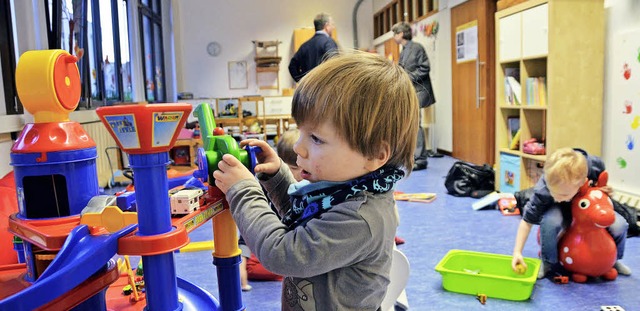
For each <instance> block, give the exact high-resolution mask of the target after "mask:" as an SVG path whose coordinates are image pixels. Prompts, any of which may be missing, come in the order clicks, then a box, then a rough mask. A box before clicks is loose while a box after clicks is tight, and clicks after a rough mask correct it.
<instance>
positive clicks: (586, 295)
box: [176, 156, 640, 311]
mask: <svg viewBox="0 0 640 311" xmlns="http://www.w3.org/2000/svg"><path fill="white" fill-rule="evenodd" d="M455 161H456V160H455V159H454V158H451V157H446V156H445V157H443V158H430V159H429V167H428V169H426V170H422V171H417V172H414V173H413V174H411V176H410V177H409V178H408V179H405V180H403V181H401V183H400V184H399V185H398V189H397V190H399V191H404V192H411V193H414V192H435V193H437V199H436V200H435V201H434V202H432V203H428V204H427V203H409V202H398V208H399V213H400V227H399V228H398V234H397V235H398V236H400V237H402V238H404V239H405V240H406V243H405V244H404V245H400V246H399V248H400V250H401V251H402V252H404V254H405V255H406V256H407V258H408V259H409V262H410V263H411V274H410V278H409V283H408V285H407V288H406V291H407V296H408V301H409V306H410V310H558V309H559V310H600V308H601V306H611V305H614V306H621V307H622V308H624V309H625V310H627V311H630V310H640V294H639V293H638V284H640V282H639V281H640V277H639V276H640V238H637V237H635V238H630V239H628V240H627V245H626V254H625V258H624V259H623V260H622V261H623V262H624V263H626V264H627V265H628V266H629V267H630V268H631V269H632V270H633V272H634V274H633V275H631V276H620V277H618V279H616V280H615V281H612V282H603V281H599V280H595V281H591V282H590V283H587V284H577V283H573V282H571V283H569V284H566V285H558V284H555V283H554V282H553V280H552V279H551V278H546V279H542V280H538V281H537V282H536V284H535V286H534V288H533V291H532V294H531V298H530V299H528V300H525V301H508V300H501V299H492V298H489V299H488V300H487V302H486V304H485V305H482V304H480V302H479V301H478V300H477V299H476V297H475V296H473V295H465V294H457V293H453V292H448V291H446V290H444V289H443V288H442V276H441V275H440V274H439V273H438V272H436V271H435V270H434V268H435V266H436V265H437V264H438V262H439V261H440V260H441V259H442V258H443V257H444V256H445V254H446V253H447V252H448V251H449V250H452V249H461V250H471V251H479V252H488V253H496V254H507V255H510V254H511V252H512V250H513V243H514V238H515V234H516V231H517V227H518V222H519V221H520V218H519V217H518V216H502V214H500V213H499V212H498V211H497V210H495V209H488V210H480V211H474V210H472V209H471V204H472V203H473V202H474V201H475V200H474V199H471V198H457V197H453V196H450V195H448V194H447V193H446V189H445V188H444V178H445V176H446V174H447V171H448V170H449V168H450V167H451V165H452V164H453V163H454V162H455ZM536 230H537V228H536V227H534V229H533V231H534V232H535V231H536ZM212 236H213V233H212V229H211V225H210V223H208V224H205V225H203V226H202V227H200V228H198V229H196V230H195V231H193V232H192V233H191V235H190V237H191V240H192V241H204V240H211V239H212ZM538 249H539V247H538V245H537V243H536V239H535V236H534V234H532V235H531V236H530V237H529V239H528V241H527V244H526V246H525V250H524V255H525V257H533V258H535V257H537V253H538ZM211 261H212V257H211V252H210V251H201V252H190V253H178V254H176V266H177V274H178V276H179V277H181V278H184V279H186V280H188V281H191V282H193V283H194V284H197V285H199V286H201V287H203V288H205V289H206V290H208V291H210V292H211V293H213V295H214V296H216V297H217V296H218V285H217V279H216V272H215V268H214V266H213V265H212V264H211ZM251 285H252V286H253V290H251V291H249V292H244V293H242V298H243V301H244V304H245V306H246V308H247V310H265V311H267V310H280V291H281V285H280V283H279V282H254V281H252V282H251ZM504 290H505V291H508V290H510V288H505V289H504Z"/></svg>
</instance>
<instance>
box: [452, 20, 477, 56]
mask: <svg viewBox="0 0 640 311" xmlns="http://www.w3.org/2000/svg"><path fill="white" fill-rule="evenodd" d="M476 58H478V21H477V20H475V21H471V22H468V23H466V24H463V25H460V26H458V27H456V62H457V63H463V62H468V61H473V60H476Z"/></svg>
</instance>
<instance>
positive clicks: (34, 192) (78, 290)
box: [0, 50, 256, 310]
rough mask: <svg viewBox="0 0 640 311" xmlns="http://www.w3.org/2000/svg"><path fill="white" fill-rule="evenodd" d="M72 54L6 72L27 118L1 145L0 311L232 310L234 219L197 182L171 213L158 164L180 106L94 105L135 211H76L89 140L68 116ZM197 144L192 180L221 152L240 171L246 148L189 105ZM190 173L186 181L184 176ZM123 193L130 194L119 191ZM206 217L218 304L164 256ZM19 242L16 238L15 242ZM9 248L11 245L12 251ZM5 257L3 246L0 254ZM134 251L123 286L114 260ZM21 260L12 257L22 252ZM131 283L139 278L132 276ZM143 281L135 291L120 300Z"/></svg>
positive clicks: (87, 172) (28, 60) (248, 155)
mask: <svg viewBox="0 0 640 311" xmlns="http://www.w3.org/2000/svg"><path fill="white" fill-rule="evenodd" d="M76 62H77V59H76V57H75V56H72V55H70V54H68V53H67V52H65V51H63V50H43V51H29V52H26V53H25V54H23V55H22V57H21V58H20V62H19V64H18V68H17V70H16V84H17V90H18V94H19V96H20V100H21V102H22V104H23V105H24V107H25V109H27V111H29V112H30V113H31V114H33V116H34V123H32V124H27V125H26V126H25V127H24V129H23V131H22V133H21V134H20V136H19V137H18V139H17V140H16V142H15V144H14V146H13V148H12V152H11V164H12V165H13V167H14V174H15V186H16V194H17V201H18V207H19V208H18V212H17V213H14V214H12V215H10V216H9V228H8V230H9V232H10V233H11V234H13V235H14V236H16V237H17V238H19V239H16V249H19V248H20V247H21V248H23V250H20V251H19V255H21V256H19V257H20V258H22V257H23V258H24V260H23V261H24V262H23V263H18V264H5V265H2V266H0V309H1V310H33V309H43V310H69V309H71V308H75V309H74V310H244V305H243V303H242V297H241V290H240V280H239V272H238V265H239V263H240V250H239V249H238V246H237V240H238V237H237V233H236V226H235V223H234V222H233V219H232V218H231V215H230V212H229V210H228V206H227V202H226V200H225V198H224V195H223V194H222V193H221V192H220V191H219V190H218V189H217V188H215V187H211V186H209V187H208V188H206V189H207V193H206V194H205V196H204V201H205V202H206V203H205V204H203V205H202V206H201V207H200V208H199V209H198V210H196V211H194V212H191V213H189V214H187V215H185V216H184V217H181V218H176V217H173V218H172V217H171V211H170V206H169V197H168V195H167V194H168V191H169V185H168V180H167V173H166V166H167V164H168V163H169V156H168V152H167V151H168V150H170V149H171V147H172V146H173V144H174V143H175V140H176V138H177V135H178V132H179V130H180V129H181V128H182V127H183V126H184V123H185V121H186V119H187V116H188V114H189V113H190V112H191V105H189V104H154V105H135V106H115V107H101V108H99V109H97V111H96V112H97V113H98V115H99V117H100V120H101V121H102V122H103V123H104V125H105V126H106V128H107V129H108V131H109V132H110V134H111V135H112V136H113V137H114V139H115V140H116V142H117V144H118V146H119V147H120V148H121V149H122V150H123V151H124V152H126V153H127V154H128V156H129V161H130V165H131V167H132V169H133V172H134V183H135V201H136V210H137V212H123V211H122V209H120V208H117V207H115V206H107V207H103V208H98V209H97V210H98V211H96V208H95V207H92V208H89V207H87V209H86V210H85V207H86V206H87V203H88V202H89V201H90V200H91V199H92V198H93V197H95V196H97V195H98V194H99V188H98V181H97V180H98V179H97V169H96V157H97V152H96V144H95V142H94V141H93V140H92V139H91V137H89V136H88V135H87V133H86V132H85V131H84V129H83V128H82V126H80V124H78V123H76V122H72V121H70V120H69V113H70V112H72V111H73V110H74V109H75V108H76V107H77V105H78V101H79V99H80V76H79V72H78V68H77V66H76ZM197 113H198V116H199V117H200V124H201V125H202V126H203V127H202V130H203V133H210V134H208V135H203V141H204V149H201V150H200V151H199V153H198V154H199V164H200V166H199V169H198V170H197V171H196V172H195V173H194V176H195V177H194V178H195V179H197V182H200V183H202V182H206V180H207V179H208V178H211V177H212V173H213V169H214V168H216V167H217V163H218V161H220V159H221V157H222V155H223V154H225V153H230V154H233V155H234V156H236V157H238V158H239V159H240V160H241V161H242V162H243V163H244V164H245V165H246V166H247V167H250V168H252V167H253V166H254V165H255V152H256V151H255V150H251V149H248V150H242V149H240V148H239V146H238V144H237V143H236V142H235V140H234V139H233V138H232V137H230V136H228V135H218V136H214V135H213V134H212V133H213V125H214V124H215V123H214V120H213V114H212V112H211V110H210V109H208V107H198V110H197ZM194 178H192V179H194ZM129 195H131V194H129ZM211 218H213V222H214V243H215V251H214V254H213V256H214V264H215V265H216V267H217V269H216V270H217V274H218V280H219V286H218V287H219V297H218V298H219V302H218V300H216V298H214V297H213V296H212V295H211V294H210V293H208V292H207V291H205V290H204V289H202V288H200V287H198V286H196V285H194V284H191V283H189V282H187V281H185V280H182V279H180V278H178V277H177V276H176V271H175V264H174V257H173V252H174V251H175V250H178V249H180V248H181V247H183V246H185V245H186V244H188V243H189V237H188V233H189V232H190V231H192V230H193V229H195V228H197V227H198V226H200V225H202V224H203V223H204V222H206V221H207V220H208V219H211ZM20 239H21V240H22V242H23V243H22V244H19V243H17V242H18V241H19V240H20ZM19 246H20V247H19ZM3 252H6V250H3ZM116 254H120V255H136V256H141V258H142V260H141V261H142V265H143V266H144V280H143V281H142V280H139V281H140V282H136V284H131V282H133V281H132V280H133V279H134V278H133V277H132V273H131V269H130V268H129V269H123V270H129V271H126V272H125V273H121V271H119V269H118V264H116V262H115V261H114V259H113V258H114V256H115V255H116ZM22 255H23V256H22ZM137 278H138V279H140V278H141V276H138V277H137ZM142 282H143V283H144V293H141V294H140V295H138V293H137V291H136V295H135V297H134V296H132V295H129V296H127V295H124V294H123V289H124V292H125V293H129V292H131V287H132V286H133V287H136V288H137V287H138V286H139V285H140V284H141V283H142Z"/></svg>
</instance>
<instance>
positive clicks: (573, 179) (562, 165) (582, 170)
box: [544, 148, 588, 186]
mask: <svg viewBox="0 0 640 311" xmlns="http://www.w3.org/2000/svg"><path fill="white" fill-rule="evenodd" d="M587 173H588V168H587V158H586V157H585V156H584V155H583V154H581V153H580V152H577V151H575V150H573V149H571V148H560V149H558V150H556V151H555V152H553V153H552V154H551V155H549V157H548V158H547V161H546V163H545V164H544V175H545V180H546V181H547V184H548V185H551V186H557V185H560V184H572V185H578V184H581V183H584V181H585V178H587Z"/></svg>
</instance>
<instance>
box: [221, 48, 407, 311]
mask: <svg viewBox="0 0 640 311" xmlns="http://www.w3.org/2000/svg"><path fill="white" fill-rule="evenodd" d="M292 105H293V106H292V115H293V117H294V118H295V120H296V123H297V125H298V128H299V130H300V139H299V140H298V141H297V143H296V144H295V146H294V151H295V152H296V154H297V161H296V163H297V165H298V166H299V167H300V169H301V176H302V178H304V179H305V180H303V181H302V182H300V183H296V182H295V179H294V178H293V175H292V174H291V171H290V170H289V168H288V166H286V165H282V161H281V160H280V159H279V158H278V157H277V155H276V153H275V152H274V151H273V150H271V148H269V147H268V145H267V144H266V143H265V142H263V141H258V140H250V141H244V142H242V143H241V144H243V145H245V144H249V145H251V146H259V147H261V148H262V150H263V151H262V153H260V154H259V159H258V161H259V163H260V164H258V165H257V166H256V167H255V171H256V172H257V173H258V174H257V177H258V179H259V181H260V183H261V184H262V185H264V187H265V189H266V190H267V192H268V193H269V196H270V198H271V201H272V202H273V203H274V204H275V206H276V208H277V209H278V211H279V214H280V215H281V216H282V221H280V219H279V218H278V216H276V215H275V214H274V213H273V212H272V211H271V208H269V204H268V203H267V198H265V196H264V194H263V192H262V189H261V188H260V185H259V184H258V183H257V182H256V179H255V178H254V176H253V175H252V174H251V173H250V172H249V171H248V170H247V169H246V168H244V166H243V165H242V164H241V163H240V162H239V161H238V160H237V159H236V158H234V157H233V156H231V155H225V156H223V158H222V160H223V161H220V163H219V164H218V168H219V170H218V171H215V172H214V174H213V176H214V178H215V184H216V186H217V187H218V188H220V190H222V191H223V192H224V193H226V195H227V200H228V201H229V205H230V209H231V213H232V215H233V217H234V219H235V221H236V223H237V225H238V228H239V229H240V232H241V233H242V236H243V237H244V238H245V241H246V242H247V245H249V248H250V249H251V250H252V251H253V252H254V253H255V254H256V256H257V257H258V259H260V261H261V262H262V264H263V265H264V266H265V267H266V268H267V269H269V270H270V271H272V272H274V273H277V274H281V275H283V276H285V280H284V282H283V289H282V309H283V310H315V309H319V310H320V309H322V310H376V309H378V308H379V307H380V304H381V303H382V299H383V298H384V296H385V292H386V290H387V286H388V284H389V270H390V267H391V255H392V250H393V244H394V236H395V232H396V227H397V224H398V220H397V218H396V214H395V209H394V200H393V189H394V186H395V183H396V182H397V181H398V180H400V179H401V178H402V177H404V175H405V173H404V172H403V170H402V169H404V170H406V171H407V172H410V171H411V169H412V168H413V151H414V149H415V133H416V131H417V127H418V104H417V98H416V95H415V91H414V89H413V87H412V85H411V81H410V80H409V77H408V76H407V74H406V73H405V72H404V71H403V69H402V68H400V67H398V66H397V65H394V64H393V63H391V62H389V61H387V60H385V59H384V58H382V57H380V56H378V55H374V54H368V53H355V52H354V53H348V54H341V55H339V56H336V57H334V58H331V59H329V60H327V61H326V62H324V63H322V64H321V65H320V66H318V67H316V68H315V69H314V70H312V71H311V72H309V74H308V75H306V76H305V77H304V78H303V79H302V80H301V82H300V85H299V86H298V88H297V89H296V92H295V94H294V98H293V104H292Z"/></svg>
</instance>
